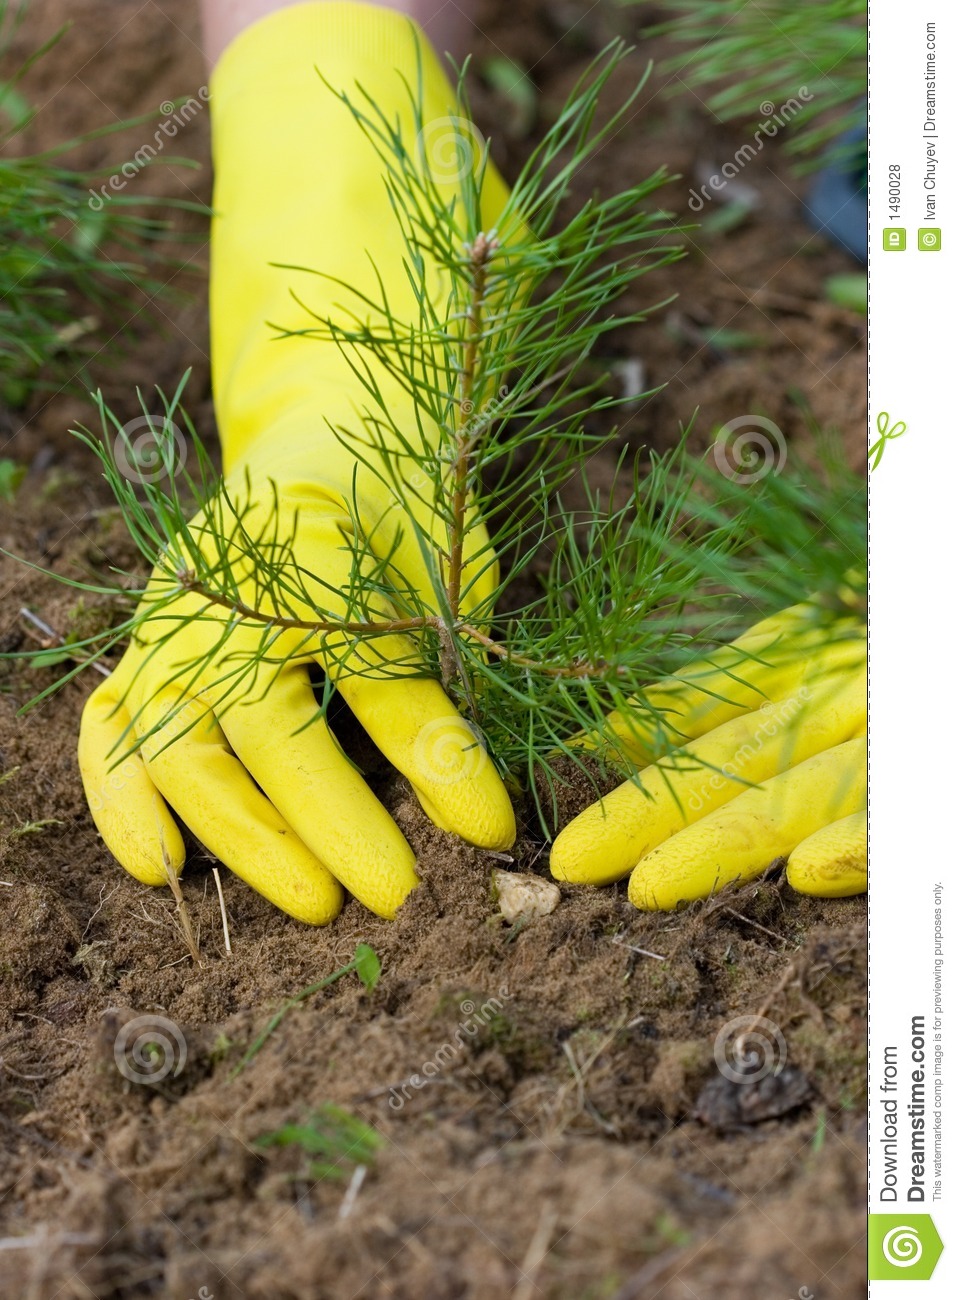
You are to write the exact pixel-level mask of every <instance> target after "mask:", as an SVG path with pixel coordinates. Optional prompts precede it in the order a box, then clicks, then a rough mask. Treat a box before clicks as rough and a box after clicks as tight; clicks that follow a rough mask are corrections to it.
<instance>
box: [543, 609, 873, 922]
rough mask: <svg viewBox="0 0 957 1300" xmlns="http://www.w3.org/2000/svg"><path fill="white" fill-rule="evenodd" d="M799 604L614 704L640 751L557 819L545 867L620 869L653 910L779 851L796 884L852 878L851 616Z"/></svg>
mask: <svg viewBox="0 0 957 1300" xmlns="http://www.w3.org/2000/svg"><path fill="white" fill-rule="evenodd" d="M813 615H814V607H813V606H812V605H798V606H794V607H793V608H791V609H788V610H784V611H783V612H782V613H780V614H777V615H774V616H773V617H772V618H769V619H765V620H764V621H763V622H762V623H759V624H757V625H756V626H755V627H754V628H752V629H751V630H750V631H749V632H748V633H746V634H745V635H744V636H743V637H741V638H740V639H739V640H738V641H735V642H732V643H731V644H730V645H728V646H725V647H723V648H722V649H720V650H718V651H717V652H716V653H715V654H714V655H711V656H710V657H709V658H708V659H706V660H702V661H700V662H698V663H696V664H693V665H692V666H691V667H689V668H688V669H686V670H685V671H684V672H683V673H681V675H680V676H678V677H674V678H670V679H668V680H666V681H664V682H660V683H658V684H657V685H655V686H653V687H652V688H651V689H650V690H649V691H648V692H647V694H646V697H645V704H644V706H643V707H638V706H637V705H636V707H635V709H634V711H633V712H631V713H630V714H623V713H619V714H614V715H612V717H611V719H610V721H611V723H612V728H613V731H614V733H615V735H616V737H617V740H618V743H619V745H620V747H621V748H622V750H624V751H625V752H626V753H627V754H628V755H629V756H630V757H631V758H632V760H633V761H636V762H638V763H640V764H642V765H645V764H647V765H646V766H643V768H642V770H641V772H640V773H639V775H638V777H637V778H636V779H635V780H631V781H626V782H625V783H624V784H623V785H621V786H619V787H618V789H616V790H614V791H612V793H611V794H609V795H608V796H606V797H605V798H604V799H603V800H601V801H600V802H599V803H596V804H593V805H592V806H591V807H589V808H587V809H586V810H585V811H584V812H583V813H582V814H581V815H580V816H579V817H576V818H575V820H574V821H573V822H571V823H570V824H569V825H568V826H567V827H565V829H564V830H563V831H562V832H561V834H560V835H559V836H558V838H557V839H556V840H555V843H554V845H553V847H552V854H551V870H552V874H553V875H554V876H555V878H556V879H558V880H567V881H572V882H575V883H579V884H594V885H603V884H609V883H610V882H612V881H615V880H620V879H622V877H624V876H626V875H628V874H629V872H630V873H631V879H630V882H629V887H628V897H629V898H630V899H631V901H632V902H633V903H634V904H635V906H636V907H640V908H642V909H644V910H658V909H663V910H664V909H670V908H675V907H678V906H679V905H680V904H682V903H684V902H689V901H691V900H693V899H697V898H706V897H707V896H708V895H709V894H711V893H713V892H714V891H715V890H718V889H721V888H723V887H724V886H726V885H729V884H733V883H743V882H744V881H747V880H750V879H753V878H754V877H755V876H758V875H760V874H761V872H762V871H764V870H765V868H766V867H767V866H768V865H769V864H770V863H771V862H772V861H773V860H774V859H775V858H779V857H785V858H788V857H789V858H790V861H789V866H788V879H789V881H790V882H791V884H792V885H793V886H794V888H795V889H798V890H800V891H801V892H803V893H809V894H819V895H822V896H828V897H837V896H840V895H844V894H854V893H860V892H862V890H863V889H864V888H865V886H866V873H865V854H866V842H865V833H866V832H865V826H864V819H863V813H862V810H863V808H864V801H865V795H866V776H865V770H866V740H865V739H864V732H865V727H866V706H867V699H866V693H867V692H866V675H865V642H864V636H863V630H862V629H861V627H860V625H858V624H855V623H853V622H851V621H847V622H845V623H844V624H843V625H842V626H838V627H832V628H830V629H825V628H822V627H819V626H817V625H816V622H815V620H814V617H813ZM656 712H659V713H660V714H662V715H664V722H663V723H662V722H661V721H660V720H659V719H658V718H656V716H655V714H656Z"/></svg>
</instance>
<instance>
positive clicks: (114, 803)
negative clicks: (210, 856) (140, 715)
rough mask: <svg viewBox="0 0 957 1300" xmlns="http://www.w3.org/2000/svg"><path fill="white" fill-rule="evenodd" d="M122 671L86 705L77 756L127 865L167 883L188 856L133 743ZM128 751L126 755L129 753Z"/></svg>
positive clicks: (95, 806)
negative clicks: (134, 750) (168, 871)
mask: <svg viewBox="0 0 957 1300" xmlns="http://www.w3.org/2000/svg"><path fill="white" fill-rule="evenodd" d="M119 671H120V670H119V669H118V670H117V672H115V673H112V674H111V675H110V676H109V677H108V678H107V679H106V680H105V681H104V682H102V683H101V684H100V685H99V686H98V687H97V688H96V690H95V691H94V692H93V694H92V695H91V696H90V698H89V699H88V700H87V702H86V705H85V707H84V709H83V718H82V720H81V722H80V738H79V743H78V745H77V759H78V761H79V766H80V777H81V779H82V781H83V790H84V793H85V794H86V798H87V802H88V803H89V805H90V812H91V813H92V814H93V820H94V822H95V823H96V828H97V830H98V831H99V832H100V834H101V835H102V837H103V841H104V843H105V844H106V847H107V848H108V849H109V850H110V852H111V853H112V854H113V856H114V857H115V858H116V860H117V861H118V862H119V863H120V865H121V866H122V867H125V868H126V870H127V871H128V872H129V873H130V874H131V875H133V876H135V877H136V879H137V880H140V881H142V882H143V884H144V885H164V884H166V883H167V880H168V876H167V864H168V865H169V867H170V868H171V869H172V871H173V872H175V874H176V875H179V873H180V872H181V871H182V869H183V863H184V862H185V861H186V848H185V845H184V844H183V837H182V835H181V834H180V830H179V827H178V826H177V825H176V822H175V821H174V820H173V817H172V816H171V814H170V811H169V809H168V808H167V806H166V804H165V803H164V802H163V800H162V798H161V797H160V793H159V791H158V790H157V788H156V786H155V785H154V784H153V782H152V780H151V779H150V775H149V772H148V771H147V767H146V763H145V762H144V760H143V755H142V754H141V753H140V752H139V751H136V752H134V753H129V752H127V751H128V750H129V749H130V748H131V746H132V745H133V743H134V733H133V731H132V729H131V726H130V715H129V711H128V710H127V708H126V707H125V705H124V704H123V702H122V699H123V691H122V687H121V679H120V678H118V676H117V673H118V672H119ZM124 754H125V757H124Z"/></svg>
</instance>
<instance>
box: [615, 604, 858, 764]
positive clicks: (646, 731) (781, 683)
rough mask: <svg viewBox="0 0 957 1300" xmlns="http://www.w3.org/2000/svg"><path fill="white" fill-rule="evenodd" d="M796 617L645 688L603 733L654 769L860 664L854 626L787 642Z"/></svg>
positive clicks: (777, 619) (774, 622) (785, 614)
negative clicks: (671, 754) (679, 748)
mask: <svg viewBox="0 0 957 1300" xmlns="http://www.w3.org/2000/svg"><path fill="white" fill-rule="evenodd" d="M796 608H797V609H800V608H801V607H796ZM793 616H794V611H791V610H784V611H782V613H781V614H776V615H774V616H773V617H772V618H769V619H765V620H764V622H763V623H759V624H758V625H757V626H756V627H754V628H752V629H751V630H750V631H749V632H748V633H746V634H745V635H744V636H743V637H739V639H738V640H737V641H732V642H731V643H730V644H729V645H726V646H722V647H720V648H719V649H718V650H716V651H715V652H714V654H712V655H709V656H708V657H707V658H705V659H699V660H697V661H695V662H694V663H692V664H689V665H688V666H687V667H686V668H684V669H682V671H681V672H680V673H677V674H675V675H674V676H672V677H668V678H665V679H664V680H663V681H660V682H656V683H655V684H654V685H652V686H650V687H649V688H648V690H646V691H645V692H643V694H642V696H641V698H640V699H637V700H636V701H635V704H634V708H631V709H626V710H615V711H614V712H612V713H610V714H609V715H608V727H609V729H610V731H611V732H612V733H613V734H614V736H615V737H616V738H617V740H618V743H619V744H620V745H621V747H622V749H623V750H624V751H625V753H626V754H627V755H628V756H629V758H631V759H632V761H634V762H637V763H641V764H643V765H644V764H649V763H652V762H654V761H655V759H657V758H660V757H661V756H662V754H664V753H666V752H667V750H668V748H669V747H671V746H674V745H675V744H683V743H686V742H687V741H689V740H695V739H697V738H698V737H700V736H703V735H704V734H705V733H706V732H708V731H713V730H714V729H715V727H719V726H721V725H722V724H723V723H725V722H729V721H731V720H732V719H733V718H736V717H740V716H741V715H742V714H744V713H750V712H752V711H753V710H754V709H757V708H760V707H761V705H762V704H764V703H766V702H769V701H770V702H772V703H773V702H776V701H778V700H783V699H786V698H787V697H788V696H791V695H797V694H799V692H800V691H801V689H802V688H809V689H811V688H813V686H814V684H815V683H816V682H817V681H820V680H821V679H822V678H825V677H828V676H831V675H832V674H835V673H840V672H850V671H854V670H855V669H857V668H860V667H861V665H862V664H863V663H864V661H865V657H866V653H867V647H866V641H865V639H864V635H863V631H862V630H860V629H859V625H857V624H854V625H850V624H842V625H841V626H840V627H837V626H835V627H833V628H819V627H812V628H807V627H804V628H803V630H801V631H798V632H795V633H794V635H792V623H793V621H794V617H793ZM796 626H797V627H800V624H797V625H796ZM789 638H790V639H789Z"/></svg>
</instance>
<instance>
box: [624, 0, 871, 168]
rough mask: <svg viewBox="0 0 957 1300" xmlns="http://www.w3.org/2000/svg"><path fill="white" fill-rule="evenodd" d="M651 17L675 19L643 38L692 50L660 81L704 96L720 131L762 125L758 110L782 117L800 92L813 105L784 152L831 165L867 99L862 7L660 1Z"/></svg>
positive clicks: (846, 1) (861, 1)
mask: <svg viewBox="0 0 957 1300" xmlns="http://www.w3.org/2000/svg"><path fill="white" fill-rule="evenodd" d="M624 2H625V3H634V0H624ZM655 7H656V8H657V9H661V8H664V9H665V10H668V11H670V12H672V13H674V14H675V17H674V18H672V19H669V20H668V21H667V22H664V23H660V24H658V25H657V26H656V27H652V28H649V29H648V33H647V34H648V35H653V34H656V33H659V32H666V33H667V34H668V35H669V36H671V37H673V38H674V40H676V41H681V42H682V43H684V44H686V45H688V46H689V47H690V48H689V51H688V52H687V53H683V54H682V55H681V56H680V57H677V58H674V59H671V60H669V61H668V62H666V63H665V64H664V71H666V72H676V73H680V74H681V83H684V84H685V85H687V86H691V87H693V88H695V89H698V88H700V89H702V90H704V91H705V92H706V96H707V104H708V107H709V108H710V109H711V110H712V112H713V113H715V114H716V115H717V116H718V117H719V118H720V119H721V120H722V121H729V120H732V119H736V118H741V119H745V118H747V119H750V120H751V122H752V123H753V124H756V123H758V122H760V121H763V120H764V119H766V118H769V117H770V116H771V113H770V112H764V111H763V110H762V105H764V106H765V107H766V106H767V105H768V104H770V105H772V106H773V107H779V106H780V104H782V103H786V102H787V101H789V100H792V99H793V98H794V96H795V95H797V94H798V92H799V91H800V89H801V87H802V86H803V87H806V90H807V93H808V94H809V96H810V98H809V99H808V101H807V103H806V104H805V105H804V106H803V107H802V110H801V113H800V115H799V116H798V117H796V118H795V119H794V120H793V121H792V122H791V123H790V124H789V128H788V135H787V143H786V148H788V149H790V150H792V151H793V152H794V153H796V154H799V155H801V157H802V158H805V159H806V160H807V161H808V164H809V165H817V164H820V162H821V161H823V159H824V158H826V157H828V156H831V157H833V153H834V146H835V142H836V140H837V138H838V137H839V136H841V135H843V134H844V133H845V132H846V131H847V130H848V128H849V127H851V126H852V125H853V124H854V121H855V118H856V115H857V113H858V110H859V106H860V105H861V103H862V102H863V100H864V98H865V96H866V94H867V3H866V0H814V3H812V4H800V3H798V4H795V3H794V0H661V3H660V4H658V5H656V6H655ZM681 83H679V84H681ZM772 111H773V109H772Z"/></svg>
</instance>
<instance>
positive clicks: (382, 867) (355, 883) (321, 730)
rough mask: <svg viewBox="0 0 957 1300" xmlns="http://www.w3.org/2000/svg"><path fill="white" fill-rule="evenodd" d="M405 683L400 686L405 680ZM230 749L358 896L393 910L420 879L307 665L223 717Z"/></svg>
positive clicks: (378, 908)
mask: <svg viewBox="0 0 957 1300" xmlns="http://www.w3.org/2000/svg"><path fill="white" fill-rule="evenodd" d="M403 689H405V687H404V686H403ZM220 722H221V726H222V728H223V731H224V732H225V735H226V739H227V740H228V741H229V744H230V745H231V747H232V749H233V751H234V752H235V753H236V755H237V757H238V758H239V759H240V760H241V762H242V763H243V765H244V767H245V768H246V769H247V770H248V771H249V772H250V774H251V775H252V776H253V778H254V779H255V781H256V782H257V783H258V784H259V786H260V787H261V788H262V790H263V791H264V792H265V794H266V796H267V797H268V799H269V800H270V802H271V803H272V804H273V806H274V807H275V808H277V809H278V810H279V812H280V813H281V814H282V815H283V817H285V819H286V820H287V821H288V823H289V825H290V826H291V827H292V828H293V830H294V831H295V832H296V833H297V834H298V835H299V836H300V838H301V839H302V841H303V842H304V843H305V844H306V845H307V846H308V847H309V848H310V849H312V851H313V852H314V853H315V854H316V855H317V856H318V857H319V858H321V859H322V861H323V862H324V863H325V864H326V866H327V867H328V868H329V869H330V871H331V872H332V873H333V875H334V876H336V878H337V879H338V880H339V881H341V883H342V884H343V885H344V886H345V887H346V889H347V890H348V891H349V892H350V893H351V894H353V895H354V896H355V897H356V898H357V899H358V900H359V901H360V902H361V903H363V904H364V905H365V906H366V907H368V908H369V909H370V910H371V911H373V912H376V913H378V915H379V916H385V917H389V918H391V917H393V916H395V913H396V911H397V910H398V908H399V907H400V906H401V904H402V903H403V902H404V901H405V899H406V898H407V897H408V895H409V893H410V892H411V890H413V889H414V888H415V886H416V885H417V884H418V879H419V878H418V876H417V875H416V873H415V855H414V854H413V852H412V850H411V849H410V848H409V845H408V844H407V843H406V841H405V839H404V837H403V835H402V832H401V831H400V830H399V828H398V826H396V824H395V822H394V821H393V820H392V818H391V817H390V816H389V814H388V813H387V812H386V810H385V808H383V806H382V804H381V803H379V801H378V799H377V798H376V797H375V795H374V794H373V793H372V791H371V790H370V789H369V787H368V786H367V785H366V783H365V782H364V781H363V779H362V777H361V775H360V774H359V773H358V772H357V771H356V769H355V768H354V767H353V766H352V765H351V764H350V762H349V760H348V759H347V758H346V757H345V755H344V754H343V753H342V751H341V749H340V748H339V746H338V744H337V742H336V739H335V737H334V736H333V735H332V733H331V731H330V730H329V728H328V726H327V725H326V723H325V721H324V720H323V719H322V718H319V717H317V706H316V701H315V697H314V695H313V691H312V686H311V685H310V682H309V677H308V674H307V672H306V670H305V668H287V669H285V670H284V671H282V672H280V673H278V674H277V676H276V677H275V678H273V680H272V681H271V683H270V685H269V688H268V690H266V691H264V692H263V693H262V695H261V696H260V698H258V699H256V700H253V701H252V702H249V703H238V704H236V705H235V707H233V708H231V709H229V710H228V711H227V712H226V713H225V714H224V715H223V716H222V718H221V719H220Z"/></svg>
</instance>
